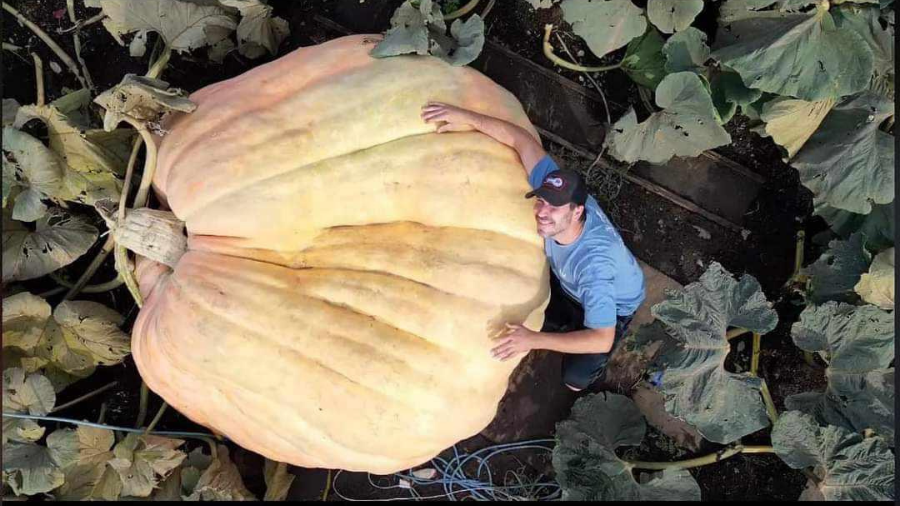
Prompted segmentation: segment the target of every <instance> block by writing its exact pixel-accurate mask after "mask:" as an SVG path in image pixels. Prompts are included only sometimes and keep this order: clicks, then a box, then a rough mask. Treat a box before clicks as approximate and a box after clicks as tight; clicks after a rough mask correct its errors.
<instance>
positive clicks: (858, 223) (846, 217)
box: [815, 201, 894, 251]
mask: <svg viewBox="0 0 900 506" xmlns="http://www.w3.org/2000/svg"><path fill="white" fill-rule="evenodd" d="M815 212H816V214H818V215H819V216H821V217H823V218H824V219H825V221H826V222H828V226H830V227H831V229H832V230H833V231H834V232H835V233H836V234H837V235H838V236H839V237H843V238H847V237H850V235H851V234H853V233H854V232H861V233H863V234H864V235H865V236H866V247H867V248H869V250H870V251H880V250H882V249H884V248H888V247H891V246H893V245H894V202H893V201H891V203H890V204H875V205H873V206H872V212H870V213H869V214H857V213H851V212H850V211H845V210H843V209H837V208H835V207H831V206H828V205H820V206H816V211H815Z"/></svg>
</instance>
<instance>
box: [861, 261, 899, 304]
mask: <svg viewBox="0 0 900 506" xmlns="http://www.w3.org/2000/svg"><path fill="white" fill-rule="evenodd" d="M853 289H854V290H856V293H858V294H859V296H860V297H862V300H864V301H866V302H868V303H869V304H875V305H876V306H878V307H880V308H881V309H886V310H892V309H894V248H888V249H886V250H884V251H882V252H881V253H879V254H878V255H876V256H875V259H874V260H872V265H870V266H869V272H867V273H865V274H863V275H862V277H860V278H859V283H857V284H856V286H855V287H854V288H853Z"/></svg>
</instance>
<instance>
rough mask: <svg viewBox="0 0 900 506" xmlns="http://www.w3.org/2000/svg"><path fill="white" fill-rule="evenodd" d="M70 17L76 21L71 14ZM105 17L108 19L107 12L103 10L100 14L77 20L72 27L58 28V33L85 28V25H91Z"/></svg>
mask: <svg viewBox="0 0 900 506" xmlns="http://www.w3.org/2000/svg"><path fill="white" fill-rule="evenodd" d="M69 19H70V20H71V21H73V22H75V20H74V19H72V17H71V16H70V17H69ZM104 19H106V13H103V12H101V13H100V14H97V15H96V16H93V17H90V18H87V19H85V20H82V21H78V22H75V24H74V25H72V26H70V27H68V28H66V29H63V30H56V33H60V34H62V33H69V32H71V31H73V30H81V29H82V28H84V27H86V26H89V25H92V24H94V23H97V22H100V21H103V20H104Z"/></svg>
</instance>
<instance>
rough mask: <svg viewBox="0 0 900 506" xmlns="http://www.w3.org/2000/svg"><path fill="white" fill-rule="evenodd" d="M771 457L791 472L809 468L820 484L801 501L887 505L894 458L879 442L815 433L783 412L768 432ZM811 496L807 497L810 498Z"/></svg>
mask: <svg viewBox="0 0 900 506" xmlns="http://www.w3.org/2000/svg"><path fill="white" fill-rule="evenodd" d="M772 446H773V447H774V448H775V453H776V454H778V456H779V457H781V459H782V460H784V462H785V463H786V464H787V465H789V466H790V467H792V468H794V469H804V468H807V467H813V468H814V473H815V474H816V476H817V478H818V479H819V480H820V482H819V483H818V485H813V487H816V489H817V490H812V491H807V492H806V493H804V496H806V497H817V498H818V499H820V500H822V499H824V500H828V501H893V500H894V454H893V453H892V452H891V450H890V448H888V445H887V444H885V441H884V440H882V439H881V438H877V437H873V438H864V437H863V436H862V435H861V434H857V433H853V432H850V431H847V430H845V429H843V428H840V427H835V426H831V425H829V426H826V427H821V426H819V424H817V423H816V421H815V420H814V419H813V418H812V417H810V416H809V415H806V414H803V413H798V412H796V411H789V412H787V413H784V414H783V415H781V417H780V418H779V419H778V422H777V423H776V424H775V427H774V428H773V429H772ZM810 492H813V493H810Z"/></svg>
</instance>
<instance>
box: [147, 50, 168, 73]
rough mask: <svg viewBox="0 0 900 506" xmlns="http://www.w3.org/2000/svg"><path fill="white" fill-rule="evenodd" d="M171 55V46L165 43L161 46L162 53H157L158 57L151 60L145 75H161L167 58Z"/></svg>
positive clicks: (166, 63)
mask: <svg viewBox="0 0 900 506" xmlns="http://www.w3.org/2000/svg"><path fill="white" fill-rule="evenodd" d="M171 57H172V46H170V45H168V44H166V46H165V47H164V48H163V50H162V53H161V54H160V55H159V58H157V59H156V61H155V62H153V65H152V66H151V67H150V70H148V71H147V77H150V78H153V79H158V78H159V76H161V75H162V73H163V70H165V68H166V65H168V64H169V58H171Z"/></svg>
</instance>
